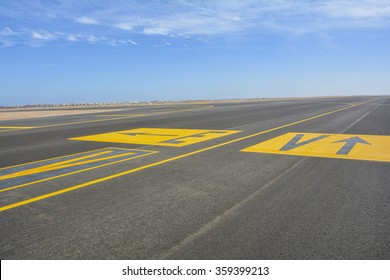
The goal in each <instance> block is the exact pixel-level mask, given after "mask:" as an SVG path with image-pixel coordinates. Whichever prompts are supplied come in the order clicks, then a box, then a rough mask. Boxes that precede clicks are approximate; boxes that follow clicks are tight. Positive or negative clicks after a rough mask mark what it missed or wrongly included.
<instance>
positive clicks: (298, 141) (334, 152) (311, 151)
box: [242, 132, 390, 162]
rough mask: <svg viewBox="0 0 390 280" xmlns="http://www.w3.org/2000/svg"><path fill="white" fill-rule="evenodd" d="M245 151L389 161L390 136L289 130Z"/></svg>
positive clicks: (244, 150)
mask: <svg viewBox="0 0 390 280" xmlns="http://www.w3.org/2000/svg"><path fill="white" fill-rule="evenodd" d="M242 151H243V152H253V153H267V154H282V155H295V156H312V157H326V158H339V159H340V158H341V159H354V160H371V161H384V162H390V136H383V135H356V134H327V133H305V132H289V133H286V134H283V135H281V136H278V137H275V138H272V139H270V140H267V141H264V142H261V143H259V144H256V145H254V146H251V147H248V148H246V149H243V150H242Z"/></svg>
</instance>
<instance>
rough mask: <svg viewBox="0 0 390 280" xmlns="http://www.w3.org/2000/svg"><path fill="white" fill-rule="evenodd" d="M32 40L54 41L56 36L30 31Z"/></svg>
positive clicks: (45, 32) (44, 32)
mask: <svg viewBox="0 0 390 280" xmlns="http://www.w3.org/2000/svg"><path fill="white" fill-rule="evenodd" d="M31 36H32V38H34V39H38V40H56V39H57V36H55V35H54V34H52V33H50V32H47V31H39V32H38V31H32V33H31Z"/></svg>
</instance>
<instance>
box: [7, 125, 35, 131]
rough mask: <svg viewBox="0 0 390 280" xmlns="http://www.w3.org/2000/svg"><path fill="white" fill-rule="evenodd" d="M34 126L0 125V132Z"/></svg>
mask: <svg viewBox="0 0 390 280" xmlns="http://www.w3.org/2000/svg"><path fill="white" fill-rule="evenodd" d="M32 128H35V127H34V126H0V132H7V131H14V130H23V129H32Z"/></svg>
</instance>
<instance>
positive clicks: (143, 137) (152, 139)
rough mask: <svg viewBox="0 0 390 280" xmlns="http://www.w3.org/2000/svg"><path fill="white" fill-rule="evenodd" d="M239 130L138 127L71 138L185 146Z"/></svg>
mask: <svg viewBox="0 0 390 280" xmlns="http://www.w3.org/2000/svg"><path fill="white" fill-rule="evenodd" d="M238 132H240V131H238V130H201V129H172V128H138V129H131V130H122V131H116V132H110V133H101V134H94V135H88V136H82V137H75V138H70V140H79V141H96V142H109V143H122V144H140V145H156V146H171V147H183V146H187V145H191V144H195V143H199V142H203V141H207V140H211V139H215V138H219V137H223V136H226V135H230V134H234V133H238Z"/></svg>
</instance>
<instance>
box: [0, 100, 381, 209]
mask: <svg viewBox="0 0 390 280" xmlns="http://www.w3.org/2000/svg"><path fill="white" fill-rule="evenodd" d="M377 99H379V98H376V99H373V100H369V101H366V102H362V103H359V104H355V105H351V106H347V107H344V108H340V109H337V110H333V111H329V112H326V113H323V114H320V115H316V116H313V117H309V118H306V119H302V120H299V121H295V122H292V123H288V124H285V125H281V126H278V127H275V128H271V129H268V130H264V131H260V132H257V133H254V134H251V135H247V136H243V137H241V138H237V139H233V140H230V141H227V142H223V143H220V144H217V145H214V146H210V147H207V148H203V149H200V150H196V151H193V152H189V153H186V154H182V155H179V156H175V157H172V158H168V159H165V160H161V161H157V162H154V163H151V164H147V165H144V166H140V167H137V168H134V169H130V170H127V171H124V172H120V173H117V174H113V175H110V176H107V177H103V178H100V179H97V180H93V181H90V182H86V183H83V184H79V185H75V186H73V187H69V188H65V189H62V190H59V191H55V192H51V193H48V194H45V195H40V196H37V197H33V198H30V199H26V200H23V201H20V202H16V203H13V204H9V205H6V206H3V207H0V212H2V211H6V210H9V209H12V208H16V207H19V206H23V205H26V204H30V203H33V202H36V201H40V200H44V199H47V198H50V197H54V196H57V195H60V194H64V193H67V192H71V191H74V190H78V189H82V188H85V187H88V186H91V185H94V184H97V183H101V182H105V181H108V180H111V179H115V178H118V177H121V176H124V175H128V174H131V173H134V172H137V171H141V170H145V169H148V168H151V167H154V166H158V165H162V164H165V163H168V162H172V161H175V160H178V159H182V158H185V157H189V156H192V155H196V154H199V153H202V152H205V151H209V150H213V149H216V148H219V147H223V146H226V145H229V144H232V143H236V142H239V141H242V140H246V139H249V138H252V137H255V136H259V135H262V134H265V133H269V132H272V131H275V130H279V129H283V128H286V127H290V126H293V125H296V124H300V123H303V122H307V121H310V120H314V119H318V118H321V117H324V116H327V115H330V114H334V113H337V112H341V111H344V110H347V109H350V108H353V107H356V106H359V105H362V104H365V103H368V102H372V101H375V100H377Z"/></svg>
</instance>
